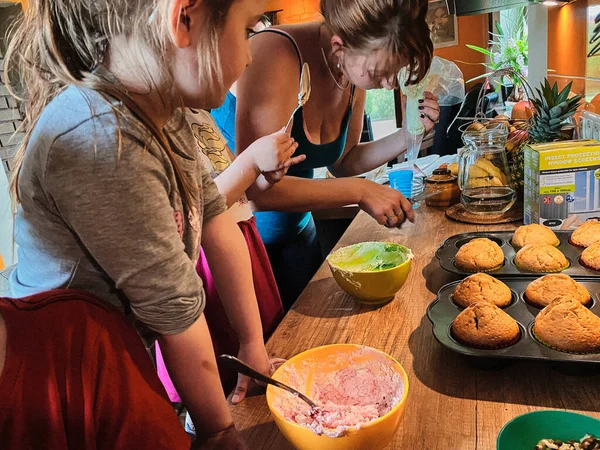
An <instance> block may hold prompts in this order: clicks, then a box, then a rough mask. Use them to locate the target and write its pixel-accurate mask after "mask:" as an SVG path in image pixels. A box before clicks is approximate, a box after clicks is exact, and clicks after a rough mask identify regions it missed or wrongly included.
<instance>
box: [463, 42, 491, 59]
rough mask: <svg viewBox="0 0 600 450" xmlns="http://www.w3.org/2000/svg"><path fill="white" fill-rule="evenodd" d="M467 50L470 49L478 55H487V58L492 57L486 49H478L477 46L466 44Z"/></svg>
mask: <svg viewBox="0 0 600 450" xmlns="http://www.w3.org/2000/svg"><path fill="white" fill-rule="evenodd" d="M467 48H470V49H471V50H475V51H476V52H479V53H483V54H484V55H487V56H492V52H490V51H489V50H488V49H486V48H481V47H478V46H477V45H471V44H467Z"/></svg>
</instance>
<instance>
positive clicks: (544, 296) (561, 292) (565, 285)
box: [525, 273, 592, 308]
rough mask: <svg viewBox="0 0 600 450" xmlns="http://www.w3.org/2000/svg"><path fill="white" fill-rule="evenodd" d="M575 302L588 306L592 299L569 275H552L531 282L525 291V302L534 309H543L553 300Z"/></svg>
mask: <svg viewBox="0 0 600 450" xmlns="http://www.w3.org/2000/svg"><path fill="white" fill-rule="evenodd" d="M558 299H563V300H567V299H571V300H577V301H578V302H579V303H581V304H582V305H588V304H589V303H590V302H591V301H592V298H591V297H590V293H589V292H588V290H587V289H586V288H585V287H583V285H582V284H580V283H578V282H577V281H575V280H574V279H573V278H571V277H570V276H569V275H565V274H563V273H552V274H549V275H545V276H543V277H541V278H538V279H537V280H535V281H533V282H531V283H530V284H529V286H527V289H525V301H526V302H527V303H529V304H530V305H532V306H535V307H536V308H545V307H546V306H548V305H549V304H550V303H552V302H553V301H554V300H558Z"/></svg>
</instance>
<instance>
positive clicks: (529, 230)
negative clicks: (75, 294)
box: [512, 223, 560, 248]
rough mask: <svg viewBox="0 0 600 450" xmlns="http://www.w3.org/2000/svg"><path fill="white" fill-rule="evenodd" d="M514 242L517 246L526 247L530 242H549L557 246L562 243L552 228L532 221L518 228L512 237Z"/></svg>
mask: <svg viewBox="0 0 600 450" xmlns="http://www.w3.org/2000/svg"><path fill="white" fill-rule="evenodd" d="M512 244H513V245H514V246H515V247H517V248H521V247H525V246H526V245H528V244H535V245H542V244H548V245H553V246H555V247H556V246H557V245H558V244H560V240H559V239H558V238H557V237H556V234H554V231H552V230H551V229H550V228H548V227H545V226H544V225H538V224H536V223H532V224H531V225H523V226H522V227H519V228H517V230H516V231H515V234H514V236H513V238H512Z"/></svg>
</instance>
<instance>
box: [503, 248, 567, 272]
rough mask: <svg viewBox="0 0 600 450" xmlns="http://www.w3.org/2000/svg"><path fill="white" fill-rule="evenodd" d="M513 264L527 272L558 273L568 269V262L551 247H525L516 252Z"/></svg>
mask: <svg viewBox="0 0 600 450" xmlns="http://www.w3.org/2000/svg"><path fill="white" fill-rule="evenodd" d="M515 264H516V265H517V267H518V268H519V269H521V270H528V271H529V272H539V273H544V272H560V271H561V270H565V269H566V268H568V267H569V261H568V260H567V258H566V257H565V255H563V254H562V252H561V251H560V250H559V249H557V248H556V247H554V246H553V245H548V244H544V245H532V244H529V245H526V246H525V247H523V248H522V249H521V250H519V251H518V252H517V256H516V258H515Z"/></svg>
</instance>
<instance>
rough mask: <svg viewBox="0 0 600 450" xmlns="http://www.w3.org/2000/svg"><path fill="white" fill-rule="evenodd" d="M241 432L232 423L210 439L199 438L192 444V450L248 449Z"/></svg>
mask: <svg viewBox="0 0 600 450" xmlns="http://www.w3.org/2000/svg"><path fill="white" fill-rule="evenodd" d="M247 449H248V446H246V444H245V443H244V441H243V439H242V437H241V436H240V433H239V432H238V431H237V430H236V429H235V427H234V426H233V425H232V426H231V427H230V428H228V429H226V430H223V431H221V432H219V433H216V434H215V435H213V436H211V437H210V438H208V439H198V440H196V441H195V442H194V443H193V444H192V450H247Z"/></svg>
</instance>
